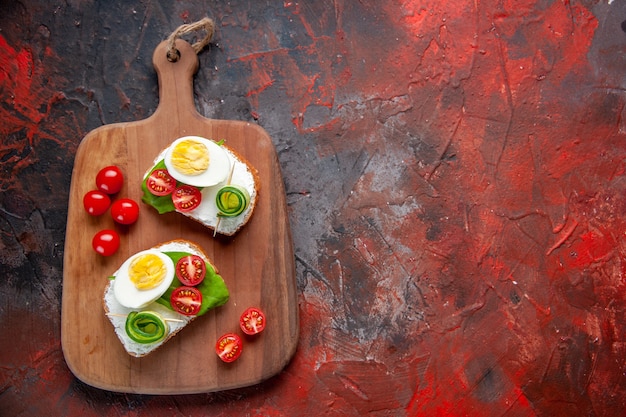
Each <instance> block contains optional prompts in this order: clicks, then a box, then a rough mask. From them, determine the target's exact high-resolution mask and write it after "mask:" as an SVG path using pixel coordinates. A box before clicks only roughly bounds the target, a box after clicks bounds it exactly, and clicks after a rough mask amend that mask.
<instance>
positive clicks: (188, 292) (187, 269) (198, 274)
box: [170, 255, 206, 316]
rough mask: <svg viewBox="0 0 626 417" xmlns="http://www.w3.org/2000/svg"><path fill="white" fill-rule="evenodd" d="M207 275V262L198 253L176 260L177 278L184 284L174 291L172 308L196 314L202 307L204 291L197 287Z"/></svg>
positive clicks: (171, 298) (185, 313)
mask: <svg viewBox="0 0 626 417" xmlns="http://www.w3.org/2000/svg"><path fill="white" fill-rule="evenodd" d="M205 276H206V263H205V262H204V259H202V258H201V257H200V256H198V255H187V256H183V257H182V258H180V259H179V260H178V262H176V278H178V280H179V281H180V282H181V283H182V284H183V285H182V286H181V287H178V288H176V289H175V290H174V291H172V295H171V296H170V304H171V305H172V308H173V309H174V310H175V311H177V312H179V313H180V314H183V315H185V316H195V315H196V314H198V313H199V312H200V308H201V307H202V293H201V292H200V290H199V289H197V288H196V286H197V285H198V284H200V283H201V282H202V281H203V280H204V277H205Z"/></svg>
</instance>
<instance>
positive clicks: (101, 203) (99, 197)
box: [83, 190, 111, 216]
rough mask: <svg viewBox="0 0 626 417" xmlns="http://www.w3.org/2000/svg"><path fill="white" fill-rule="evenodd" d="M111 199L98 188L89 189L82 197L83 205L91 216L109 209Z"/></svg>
mask: <svg viewBox="0 0 626 417" xmlns="http://www.w3.org/2000/svg"><path fill="white" fill-rule="evenodd" d="M110 205H111V199H110V198H109V196H108V195H107V194H105V193H103V192H102V191H99V190H91V191H89V192H87V194H85V196H84V197H83V206H84V207H85V210H86V211H87V213H89V214H91V215H92V216H100V215H102V214H104V213H106V211H107V210H108V209H109V206H110Z"/></svg>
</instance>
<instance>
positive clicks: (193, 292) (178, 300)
mask: <svg viewBox="0 0 626 417" xmlns="http://www.w3.org/2000/svg"><path fill="white" fill-rule="evenodd" d="M170 304H171V305H172V308H173V309H174V310H176V311H177V312H179V313H180V314H183V315H185V316H195V315H196V314H198V311H200V305H201V304H202V293H201V292H200V290H198V289H197V288H196V287H178V288H176V289H175V290H174V291H173V292H172V295H171V296H170Z"/></svg>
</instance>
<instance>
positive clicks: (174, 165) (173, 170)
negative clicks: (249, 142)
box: [164, 136, 230, 187]
mask: <svg viewBox="0 0 626 417" xmlns="http://www.w3.org/2000/svg"><path fill="white" fill-rule="evenodd" d="M164 162H165V166H166V167H167V170H168V172H169V173H170V175H171V176H172V177H174V179H176V180H177V181H180V182H182V183H184V184H188V185H193V186H194V187H210V186H212V185H216V184H218V183H220V182H222V181H224V180H225V179H226V177H228V174H229V172H230V158H229V157H228V154H227V153H226V151H225V150H224V149H223V148H222V147H221V146H220V145H218V144H217V143H215V142H213V141H212V140H209V139H205V138H202V137H200V136H185V137H182V138H179V139H176V140H175V141H174V142H173V143H172V145H170V147H169V148H168V149H167V151H166V152H165V158H164Z"/></svg>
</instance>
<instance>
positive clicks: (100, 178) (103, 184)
mask: <svg viewBox="0 0 626 417" xmlns="http://www.w3.org/2000/svg"><path fill="white" fill-rule="evenodd" d="M96 185H97V186H98V189H99V190H100V191H102V192H103V193H107V194H115V193H118V192H119V191H120V190H121V189H122V186H123V185H124V175H123V174H122V170H121V169H119V168H118V167H116V166H115V165H110V166H107V167H104V168H102V169H101V170H100V171H99V172H98V174H97V175H96Z"/></svg>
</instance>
